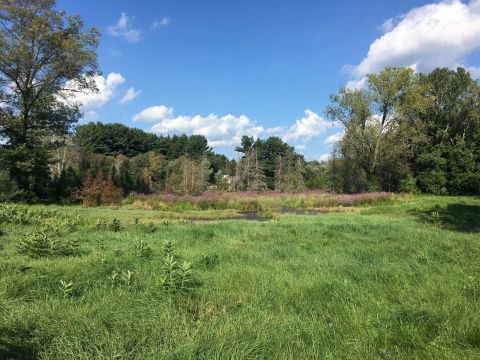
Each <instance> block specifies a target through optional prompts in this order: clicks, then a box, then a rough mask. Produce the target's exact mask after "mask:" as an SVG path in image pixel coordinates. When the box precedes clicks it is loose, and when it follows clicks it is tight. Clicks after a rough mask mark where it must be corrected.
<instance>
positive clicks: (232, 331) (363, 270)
mask: <svg viewBox="0 0 480 360" xmlns="http://www.w3.org/2000/svg"><path fill="white" fill-rule="evenodd" d="M270 196H271V197H275V196H276V195H270ZM299 197H300V195H297V198H296V201H297V203H298V204H300V200H299V199H300V198H299ZM303 200H304V201H308V198H307V197H306V198H303ZM26 209H30V210H31V211H32V212H33V211H39V212H48V211H52V210H53V209H52V208H51V207H49V206H48V207H47V206H42V207H40V206H35V207H33V206H30V207H26ZM75 211H76V209H75V207H63V208H62V212H66V213H67V215H70V216H72V215H73V214H74V212H75ZM434 211H436V212H438V218H439V222H440V225H438V226H435V225H434V224H433V223H432V222H431V221H426V222H423V221H422V220H423V219H422V216H423V214H424V213H425V214H426V215H428V216H431V214H432V212H434ZM479 214H480V205H479V202H478V199H475V198H467V197H435V196H424V195H421V196H417V195H414V196H406V197H403V198H400V199H398V200H397V201H395V202H386V203H384V204H380V205H379V204H376V205H371V204H370V205H368V206H367V207H365V208H362V207H360V208H357V211H355V212H344V213H336V212H333V213H329V214H326V215H322V216H302V215H299V216H295V217H293V216H292V215H285V216H283V215H280V216H278V217H277V218H276V220H275V222H265V223H257V222H246V221H233V220H230V221H225V222H220V221H216V222H204V223H202V222H200V223H195V224H189V225H183V224H180V223H178V222H176V221H170V222H169V225H168V226H165V227H163V226H162V232H160V231H158V232H156V233H145V232H143V231H142V229H141V228H139V227H138V228H137V227H136V226H129V227H127V228H125V229H124V233H123V234H124V235H125V236H121V237H120V236H114V237H113V238H112V234H111V233H108V232H105V231H103V230H97V229H95V227H92V226H91V225H90V224H91V222H93V221H94V219H97V218H99V217H104V218H106V219H112V218H114V217H116V218H118V219H121V221H122V223H124V224H132V223H133V219H134V218H135V217H140V218H142V221H144V220H145V219H152V221H157V222H160V223H161V221H162V220H160V219H159V218H158V217H159V212H158V211H154V210H151V211H150V210H143V209H142V208H136V209H135V208H128V209H112V208H107V207H104V208H101V209H98V208H87V209H82V216H83V217H84V218H85V223H84V224H83V225H81V226H78V227H77V229H76V231H75V233H68V232H66V231H64V230H65V229H64V227H63V226H62V227H61V233H60V234H61V235H59V236H58V238H59V239H61V240H62V241H64V240H69V239H76V238H80V239H85V241H84V242H83V243H82V249H84V250H85V251H84V252H83V254H82V256H81V257H77V258H74V259H72V258H63V257H44V258H39V259H30V258H28V257H25V256H22V255H20V254H18V252H17V251H16V243H17V239H16V238H17V235H16V234H22V233H23V232H25V231H29V232H32V231H38V225H36V224H20V223H8V224H4V225H5V226H6V229H7V230H8V232H7V234H6V235H4V236H3V237H2V238H1V243H2V245H4V248H3V250H2V251H1V253H0V257H1V261H0V268H1V270H0V271H1V274H2V276H1V286H0V288H1V291H0V306H1V308H2V310H3V311H1V312H0V333H1V334H2V341H1V343H0V354H2V355H4V354H6V355H4V356H3V357H5V358H15V357H17V358H18V357H19V354H20V355H22V354H24V353H26V354H27V355H25V356H24V357H25V358H35V357H39V358H46V359H50V358H52V359H56V358H71V357H72V354H74V356H73V357H75V358H83V359H96V358H118V357H123V358H126V359H129V358H131V357H132V354H134V355H133V357H134V358H152V357H153V358H158V357H160V358H172V357H179V358H196V357H204V358H224V357H230V358H255V357H257V358H269V359H270V358H272V359H283V358H300V359H304V358H305V359H309V358H319V359H322V358H335V359H337V358H338V359H343V358H349V357H352V356H351V354H355V356H354V357H362V358H365V359H370V358H372V359H374V358H380V357H382V356H383V357H386V358H388V357H392V358H399V359H409V358H412V357H414V358H419V359H423V358H432V357H433V358H441V359H463V358H472V357H473V358H475V357H476V355H477V353H478V343H479V340H480V337H479V334H480V333H479V331H478V325H477V323H478V321H477V319H478V317H479V315H480V313H479V311H480V308H479V306H478V304H479V301H480V300H479V299H480V295H479V294H480V282H479V274H478V254H479V251H480V248H479V244H480V243H479V241H478V240H479V234H480V229H479V227H478V216H479ZM180 215H181V216H188V213H183V214H180ZM435 216H436V215H435ZM109 222H110V220H108V221H107V224H108V223H109ZM157 226H160V225H157ZM137 238H138V239H142V240H143V241H144V243H145V244H148V246H149V247H150V248H151V249H152V251H153V253H154V254H155V257H154V258H152V261H145V260H144V259H142V258H140V257H138V256H136V254H134V245H135V243H136V240H135V239H137ZM164 238H167V239H169V240H170V243H171V244H169V245H164V243H163V242H162V239H164ZM132 239H133V241H132ZM173 244H176V245H177V247H175V246H173ZM162 248H163V249H164V254H165V256H171V257H173V262H172V259H171V258H170V259H166V262H167V263H168V268H169V269H171V271H169V272H168V274H169V275H168V276H167V273H166V272H165V267H166V265H165V264H164V263H163V261H162V260H163V259H164V256H163V255H161V252H162ZM180 255H182V257H180ZM157 256H158V259H157ZM184 259H185V260H187V261H192V260H194V267H193V274H192V267H191V266H190V267H188V266H187V265H185V264H183V261H184ZM153 260H155V261H153ZM157 260H158V261H157ZM175 262H176V264H175V265H173V264H172V263H175ZM170 275H171V276H170ZM159 278H162V279H165V283H166V284H172V286H170V285H169V286H168V287H164V286H161V287H160V285H161V284H162V281H160V280H159ZM191 278H193V280H192V281H190V279H191ZM168 279H170V280H168ZM197 279H201V280H202V282H201V284H202V286H201V287H199V286H198V284H199V283H198V280H197ZM60 280H63V284H62V283H61V282H60ZM69 283H70V284H71V285H69ZM182 284H183V285H182ZM112 285H113V286H112ZM181 288H184V289H192V290H193V289H194V290H195V291H191V290H179V289H181ZM70 289H72V290H70ZM79 294H81V296H78V295H79ZM419 299H420V300H421V301H420V300H419ZM73 300H75V301H73ZM352 309H355V311H354V314H353V315H352ZM272 314H275V316H272ZM372 314H373V316H374V320H375V321H372ZM59 326H60V327H61V331H59ZM32 329H34V331H33V330H32ZM346 339H347V340H348V341H346ZM158 344H162V346H161V347H159V345H158ZM313 344H314V346H312V345H313ZM13 345H15V346H13ZM31 354H34V355H31ZM22 356H23V355H22Z"/></svg>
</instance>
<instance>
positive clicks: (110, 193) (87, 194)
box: [75, 172, 122, 206]
mask: <svg viewBox="0 0 480 360" xmlns="http://www.w3.org/2000/svg"><path fill="white" fill-rule="evenodd" d="M75 197H76V198H77V199H79V200H82V202H83V205H85V206H100V205H113V204H120V202H121V199H122V194H121V191H120V189H118V188H117V187H116V186H115V185H114V184H113V181H112V179H111V178H105V177H104V175H103V174H102V173H101V172H98V173H97V175H96V176H95V177H93V176H92V174H91V173H90V172H87V174H86V175H85V178H84V179H83V181H82V185H81V187H80V189H78V190H77V192H76V195H75Z"/></svg>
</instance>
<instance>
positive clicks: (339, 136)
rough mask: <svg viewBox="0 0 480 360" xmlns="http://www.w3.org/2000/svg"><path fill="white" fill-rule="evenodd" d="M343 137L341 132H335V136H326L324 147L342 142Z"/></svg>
mask: <svg viewBox="0 0 480 360" xmlns="http://www.w3.org/2000/svg"><path fill="white" fill-rule="evenodd" d="M343 135H344V133H343V131H340V132H337V133H336V134H333V135H330V136H328V137H327V138H326V139H325V141H324V142H323V143H324V144H325V145H331V144H335V143H336V142H338V141H340V140H342V138H343Z"/></svg>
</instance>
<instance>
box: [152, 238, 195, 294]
mask: <svg viewBox="0 0 480 360" xmlns="http://www.w3.org/2000/svg"><path fill="white" fill-rule="evenodd" d="M162 257H163V259H162V260H163V276H162V277H161V278H160V286H161V287H162V288H163V289H164V290H165V291H167V292H170V293H187V292H189V291H191V290H193V287H194V285H195V279H194V273H193V270H192V264H191V263H188V262H185V261H183V262H182V263H180V262H179V260H178V257H177V256H175V247H174V244H173V242H172V241H170V240H167V241H165V243H164V245H163V248H162Z"/></svg>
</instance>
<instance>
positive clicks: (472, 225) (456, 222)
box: [415, 204, 480, 233]
mask: <svg viewBox="0 0 480 360" xmlns="http://www.w3.org/2000/svg"><path fill="white" fill-rule="evenodd" d="M415 215H416V216H417V217H418V219H419V220H420V221H422V222H424V223H429V224H432V225H434V226H438V227H441V228H444V229H448V230H453V231H461V232H467V233H476V232H480V205H466V204H449V205H447V206H446V207H442V206H439V205H436V206H434V207H432V208H430V209H427V210H424V211H421V212H418V211H417V212H416V214H415Z"/></svg>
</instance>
